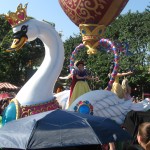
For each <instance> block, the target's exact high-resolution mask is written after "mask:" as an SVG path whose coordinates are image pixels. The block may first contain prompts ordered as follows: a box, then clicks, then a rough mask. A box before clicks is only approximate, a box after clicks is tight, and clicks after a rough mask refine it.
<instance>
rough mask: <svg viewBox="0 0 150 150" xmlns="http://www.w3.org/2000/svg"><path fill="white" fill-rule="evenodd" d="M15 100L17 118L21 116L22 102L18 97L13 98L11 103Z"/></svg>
mask: <svg viewBox="0 0 150 150" xmlns="http://www.w3.org/2000/svg"><path fill="white" fill-rule="evenodd" d="M12 102H14V103H15V106H16V119H18V118H20V104H19V102H18V100H17V99H15V98H14V99H12V100H11V101H10V103H12Z"/></svg>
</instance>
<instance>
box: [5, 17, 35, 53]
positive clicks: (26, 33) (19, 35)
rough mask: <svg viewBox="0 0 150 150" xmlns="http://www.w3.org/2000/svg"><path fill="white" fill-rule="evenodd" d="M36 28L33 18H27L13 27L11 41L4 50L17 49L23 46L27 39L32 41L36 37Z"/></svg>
mask: <svg viewBox="0 0 150 150" xmlns="http://www.w3.org/2000/svg"><path fill="white" fill-rule="evenodd" d="M37 33H38V29H37V27H36V25H35V22H34V19H30V20H28V21H27V22H26V23H23V24H21V25H19V26H16V27H14V28H13V42H12V45H11V47H10V48H9V49H7V50H6V51H8V52H10V51H14V50H16V51H18V50H19V49H21V48H22V47H23V45H24V44H25V43H26V42H27V41H33V40H35V39H36V38H37V36H38V35H37Z"/></svg>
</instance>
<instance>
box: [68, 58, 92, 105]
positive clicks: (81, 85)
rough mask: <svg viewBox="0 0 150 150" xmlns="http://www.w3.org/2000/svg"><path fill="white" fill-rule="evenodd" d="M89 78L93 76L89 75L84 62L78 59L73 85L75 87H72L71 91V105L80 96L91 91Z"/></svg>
mask: <svg viewBox="0 0 150 150" xmlns="http://www.w3.org/2000/svg"><path fill="white" fill-rule="evenodd" d="M87 79H88V80H89V79H91V77H90V76H88V73H87V70H86V69H85V68H84V62H83V61H81V60H80V61H77V62H76V63H75V69H74V70H73V77H72V80H73V81H72V84H73V85H71V86H73V88H72V89H71V90H72V91H70V100H69V106H70V105H71V104H72V103H73V102H74V100H75V99H77V98H78V97H79V96H81V95H83V94H84V93H87V92H89V91H90V87H89V85H88V83H87V81H86V80H87Z"/></svg>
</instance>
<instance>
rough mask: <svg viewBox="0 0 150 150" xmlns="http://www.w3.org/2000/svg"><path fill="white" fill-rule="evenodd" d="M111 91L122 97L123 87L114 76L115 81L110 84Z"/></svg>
mask: <svg viewBox="0 0 150 150" xmlns="http://www.w3.org/2000/svg"><path fill="white" fill-rule="evenodd" d="M111 91H112V92H113V93H115V94H116V95H117V96H118V97H119V98H124V92H123V89H122V87H121V85H120V83H119V77H117V76H116V77H115V81H114V83H113V85H112V89H111Z"/></svg>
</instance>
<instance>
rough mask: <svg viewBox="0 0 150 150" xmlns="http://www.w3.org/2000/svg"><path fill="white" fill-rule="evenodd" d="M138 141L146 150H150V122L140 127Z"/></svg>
mask: <svg viewBox="0 0 150 150" xmlns="http://www.w3.org/2000/svg"><path fill="white" fill-rule="evenodd" d="M137 140H138V143H139V144H140V145H141V146H142V147H143V148H144V149H145V150H150V122H144V123H142V124H140V125H139V128H138V134H137Z"/></svg>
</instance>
